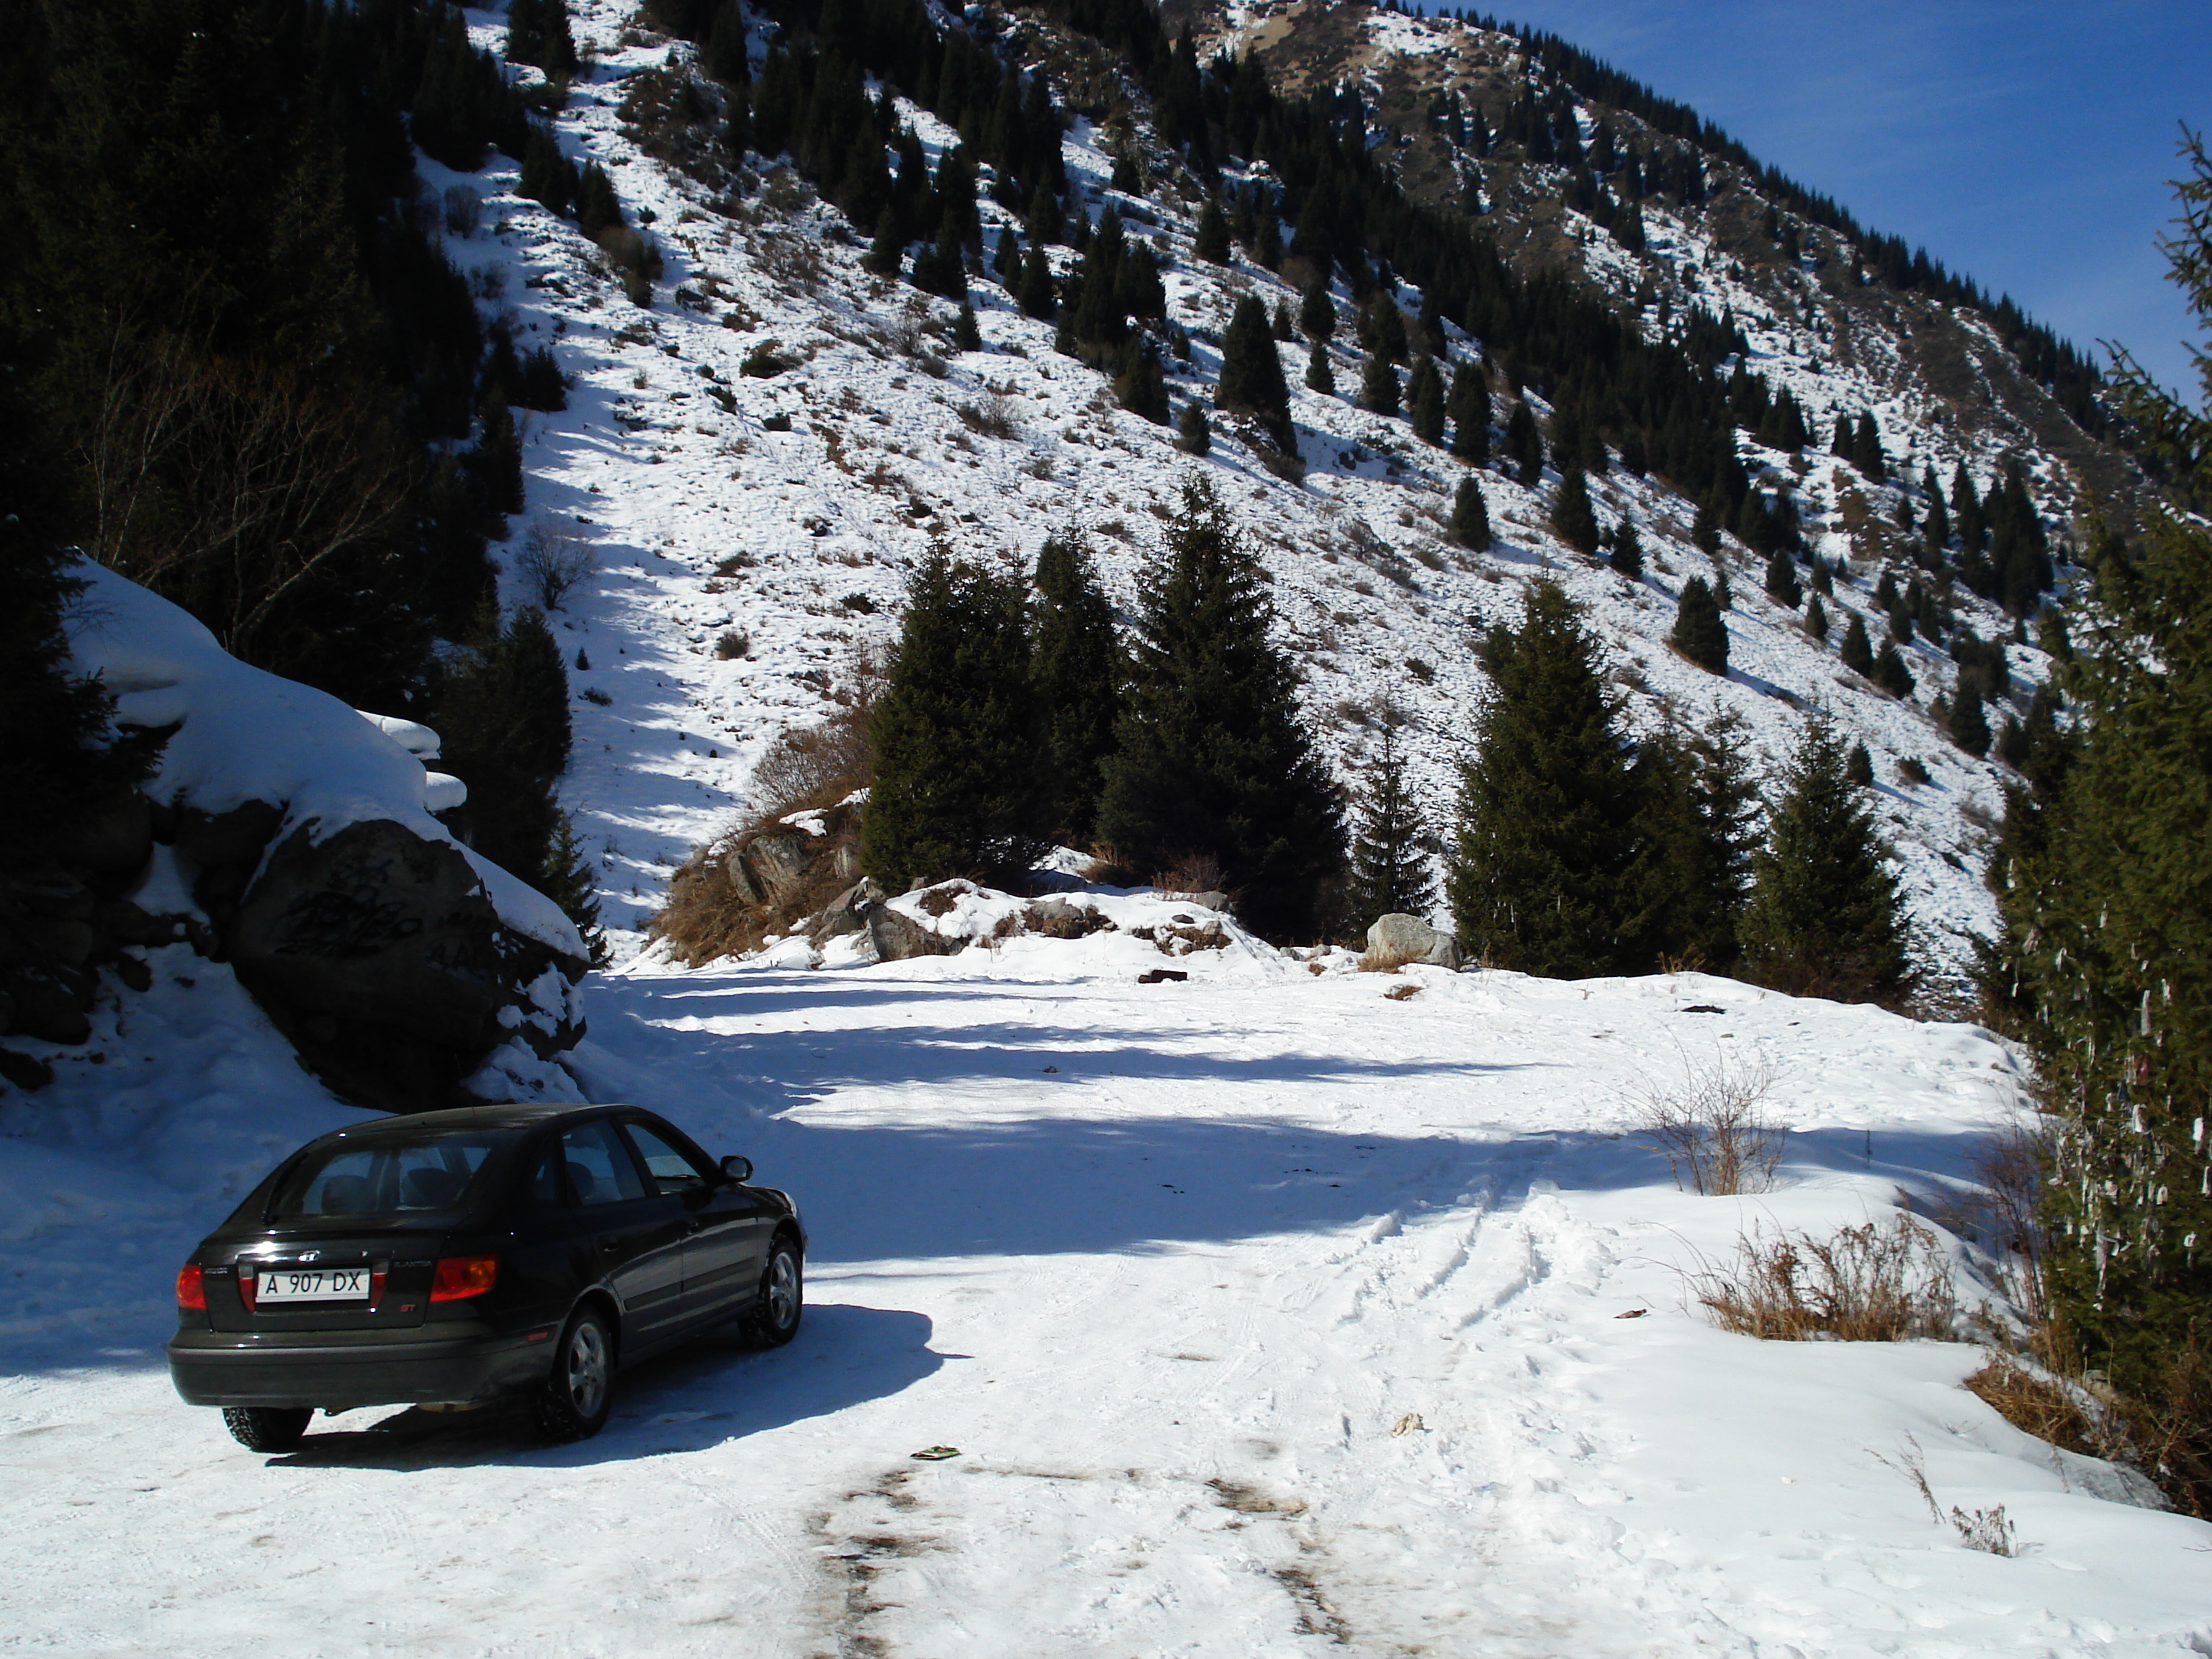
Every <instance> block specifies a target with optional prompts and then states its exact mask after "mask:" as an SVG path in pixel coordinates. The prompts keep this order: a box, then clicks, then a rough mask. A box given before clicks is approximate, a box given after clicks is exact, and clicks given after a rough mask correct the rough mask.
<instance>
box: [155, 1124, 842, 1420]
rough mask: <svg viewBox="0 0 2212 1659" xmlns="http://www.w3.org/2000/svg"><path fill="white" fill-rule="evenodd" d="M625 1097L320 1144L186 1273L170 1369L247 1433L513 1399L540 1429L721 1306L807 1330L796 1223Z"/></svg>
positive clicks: (277, 1173) (602, 1410)
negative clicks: (347, 1415) (377, 1410)
mask: <svg viewBox="0 0 2212 1659" xmlns="http://www.w3.org/2000/svg"><path fill="white" fill-rule="evenodd" d="M751 1178H752V1165H751V1164H750V1162H749V1161H748V1160H746V1159H744V1158H724V1159H723V1160H722V1161H721V1163H720V1164H719V1165H718V1164H715V1163H714V1161H713V1160H712V1159H710V1158H708V1156H707V1155H706V1154H705V1153H704V1152H701V1151H700V1150H699V1148H698V1147H697V1146H696V1145H695V1144H693V1142H692V1141H691V1140H690V1139H689V1138H688V1137H687V1136H685V1135H684V1133H683V1132H682V1131H680V1130H678V1129H677V1128H676V1127H674V1126H673V1125H671V1124H670V1123H668V1122H666V1121H665V1120H663V1119H661V1118H658V1117H655V1116H654V1115H653V1114H652V1113H650V1112H645V1111H640V1110H638V1109H635V1108H634V1107H628V1106H477V1107H471V1108H468V1109H463V1110H459V1111H444V1112H426V1113H423V1114H422V1115H416V1116H407V1117H387V1118H380V1119H377V1120H375V1121H373V1122H368V1123H363V1124H361V1125H359V1126H357V1127H352V1128H347V1129H340V1130H337V1131H336V1132H335V1133H331V1134H326V1135H325V1136H323V1137H322V1138H321V1139H319V1140H314V1141H311V1142H309V1143H308V1144H307V1146H303V1147H301V1149H300V1150H299V1151H298V1152H295V1153H293V1154H292V1156H291V1157H289V1158H287V1159H285V1160H284V1162H283V1164H279V1165H278V1166H277V1168H276V1170H274V1171H273V1172H272V1173H271V1174H270V1176H269V1177H268V1179H267V1180H265V1181H264V1182H262V1183H261V1184H260V1185H259V1186H258V1187H256V1188H254V1189H253V1191H252V1193H251V1194H248V1195H247V1197H246V1201H245V1202H244V1203H243V1204H240V1206H238V1208H237V1210H236V1211H235V1212H234V1213H233V1214H232V1216H231V1218H230V1219H229V1220H228V1221H226V1222H224V1223H223V1224H222V1226H221V1227H219V1228H217V1229H216V1231H214V1232H212V1233H210V1234H209V1235H208V1237H206V1238H205V1239H204V1240H203V1241H202V1242H201V1243H200V1247H199V1248H198V1249H196V1250H194V1251H193V1252H192V1255H191V1260H190V1261H187V1262H186V1263H185V1266H184V1268H183V1270H182V1271H181V1272H180V1273H178V1275H177V1334H176V1336H175V1337H174V1338H173V1340H171V1341H170V1343H169V1375H170V1377H171V1378H172V1380H173V1381H174V1383H176V1387H177V1392H178V1393H179V1394H180V1395H183V1396H184V1398H185V1400H186V1401H190V1402H191V1404H193V1405H196V1406H220V1407H222V1408H223V1413H222V1414H223V1421H224V1422H225V1423H226V1424H227V1425H228V1427H229V1429H230V1431H231V1433H232V1434H234V1435H235V1436H236V1437H238V1439H239V1440H240V1442H241V1443H244V1444H246V1445H247V1446H250V1447H252V1449H254V1450H256V1451H283V1450H285V1449H289V1448H290V1447H293V1446H295V1445H297V1444H298V1443H299V1442H300V1439H301V1436H302V1435H304V1434H305V1433H306V1432H307V1423H308V1420H309V1419H311V1418H313V1415H314V1413H315V1408H316V1407H323V1408H324V1409H325V1410H326V1411H331V1412H337V1411H343V1410H345V1409H347V1408H349V1407H356V1406H384V1405H408V1404H416V1405H433V1404H443V1405H471V1404H477V1403H481V1402H483V1401H489V1400H493V1399H496V1398H499V1397H501V1396H504V1395H520V1396H521V1397H522V1398H524V1399H525V1400H526V1401H528V1403H529V1407H530V1410H531V1413H532V1416H533V1417H534V1418H535V1419H536V1421H537V1423H538V1426H539V1427H540V1428H541V1429H542V1430H544V1432H545V1433H546V1434H548V1435H549V1436H551V1437H556V1438H560V1439H580V1438H582V1437H586V1436H587V1435H592V1434H596V1433H598V1432H599V1429H600V1427H601V1426H602V1425H604V1424H605V1422H606V1420H607V1411H608V1407H609V1406H610V1405H611V1401H612V1399H613V1385H614V1376H615V1370H616V1368H617V1366H618V1365H623V1364H629V1363H630V1362H631V1361H633V1360H637V1359H641V1358H644V1357H645V1356H647V1354H651V1353H654V1352H659V1350H661V1349H664V1348H666V1347H668V1346H671V1345H672V1344H675V1343H678V1342H680V1341H682V1340H684V1338H686V1337H688V1336H691V1335H693V1334H696V1333H697V1332H700V1331H702V1330H704V1329H706V1328H708V1327H709V1326H712V1325H715V1324H719V1323H721V1322H725V1321H727V1320H732V1319H739V1320H743V1321H744V1322H746V1323H747V1324H748V1325H749V1326H750V1328H751V1330H752V1332H753V1333H754V1334H755V1335H756V1336H757V1338H758V1339H759V1340H762V1341H763V1342H765V1343H769V1344H781V1343H785V1342H788V1341H790V1340H791V1339H792V1338H793V1336H794V1335H796V1334H798V1330H799V1313H800V1310H801V1305H802V1301H803V1279H804V1263H805V1250H806V1235H805V1231H803V1230H802V1229H801V1227H800V1225H799V1209H798V1206H796V1205H794V1204H793V1202H792V1200H791V1199H790V1198H789V1197H788V1196H787V1194H783V1193H781V1192H778V1191H776V1190H775V1188H769V1187H755V1186H752V1185H750V1184H749V1183H750V1181H751Z"/></svg>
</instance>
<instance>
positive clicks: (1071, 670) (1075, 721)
mask: <svg viewBox="0 0 2212 1659" xmlns="http://www.w3.org/2000/svg"><path fill="white" fill-rule="evenodd" d="M1196 406H1197V405H1195V404H1192V405H1189V407H1192V408H1195V407H1196ZM1033 639H1034V643H1033V646H1032V649H1031V653H1030V685H1031V687H1032V688H1033V691H1034V695H1035V696H1036V707H1037V711H1038V718H1039V720H1040V721H1041V722H1042V727H1043V732H1042V738H1043V759H1044V781H1043V784H1042V809H1041V812H1040V818H1039V821H1040V822H1041V823H1043V824H1044V825H1045V826H1047V827H1048V828H1049V829H1054V830H1064V831H1066V833H1068V834H1069V835H1071V836H1075V837H1077V841H1076V842H1075V843H1074V844H1076V845H1083V844H1085V842H1087V840H1088V838H1089V836H1090V835H1091V827H1092V825H1093V824H1094V823H1096V821H1097V816H1098V792H1099V788H1100V786H1101V779H1102V776H1103V768H1104V766H1105V763H1106V757H1108V756H1109V755H1110V754H1111V753H1112V752H1113V750H1114V722H1115V717H1116V716H1117V715H1118V714H1119V713H1120V711H1121V688H1122V683H1123V682H1124V680H1125V679H1126V678H1127V661H1126V659H1125V658H1124V656H1123V653H1122V651H1121V641H1119V640H1118V639H1117V638H1115V633H1114V607H1113V606H1112V605H1111V604H1109V602H1108V600H1107V598H1106V596H1105V594H1104V593H1103V592H1101V591H1100V589H1099V586H1098V577H1097V571H1096V570H1095V569H1094V568H1092V565H1091V554H1090V550H1089V549H1087V548H1086V547H1085V545H1084V544H1082V543H1081V542H1080V541H1077V540H1071V539H1068V538H1064V537H1059V536H1054V537H1053V538H1050V539H1048V541H1047V542H1046V543H1045V544H1044V545H1043V547H1042V548H1041V549H1039V550H1038V551H1037V563H1036V605H1035V609H1034V613H1033Z"/></svg>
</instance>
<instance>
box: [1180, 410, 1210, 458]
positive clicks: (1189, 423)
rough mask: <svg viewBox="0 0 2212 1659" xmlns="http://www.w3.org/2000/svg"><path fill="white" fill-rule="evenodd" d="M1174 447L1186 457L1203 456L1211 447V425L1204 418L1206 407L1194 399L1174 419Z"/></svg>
mask: <svg viewBox="0 0 2212 1659" xmlns="http://www.w3.org/2000/svg"><path fill="white" fill-rule="evenodd" d="M1212 447H1213V423H1212V422H1211V421H1209V420H1207V419H1206V405H1205V404H1202V403H1200V401H1199V400H1198V399H1197V398H1192V399H1191V400H1190V401H1189V402H1188V403H1187V404H1184V405H1183V406H1182V414H1181V415H1179V416H1176V448H1177V449H1180V450H1181V451H1182V453H1184V454H1186V455H1204V454H1206V453H1208V452H1209V451H1211V450H1212Z"/></svg>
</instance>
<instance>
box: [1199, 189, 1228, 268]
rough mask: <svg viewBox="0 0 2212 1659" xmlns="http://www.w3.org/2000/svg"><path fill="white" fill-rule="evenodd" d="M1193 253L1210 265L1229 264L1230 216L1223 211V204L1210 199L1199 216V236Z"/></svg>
mask: <svg viewBox="0 0 2212 1659" xmlns="http://www.w3.org/2000/svg"><path fill="white" fill-rule="evenodd" d="M1190 251H1191V253H1192V254H1193V256H1194V257H1195V258H1200V259H1203V260H1205V261H1206V264H1210V265H1225V264H1228V263H1229V216H1228V215H1227V214H1225V213H1224V212H1223V211H1222V210H1221V204H1220V203H1219V202H1218V201H1213V200H1212V199H1209V200H1208V201H1207V202H1206V207H1205V210H1203V211H1202V212H1200V214H1199V216H1198V235H1197V237H1196V239H1195V240H1193V242H1192V243H1191V249H1190Z"/></svg>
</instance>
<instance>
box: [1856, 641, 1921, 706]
mask: <svg viewBox="0 0 2212 1659" xmlns="http://www.w3.org/2000/svg"><path fill="white" fill-rule="evenodd" d="M1868 678H1869V679H1871V680H1872V681H1873V682H1874V683H1875V684H1876V685H1878V686H1880V687H1881V689H1882V690H1885V691H1887V692H1888V693H1889V695H1890V696H1893V697H1895V698H1897V699H1899V701H1900V702H1902V701H1903V700H1904V699H1905V698H1907V697H1910V696H1911V695H1912V692H1913V688H1914V686H1915V684H1917V682H1916V681H1915V680H1914V679H1913V678H1912V671H1911V669H1910V668H1907V667H1906V666H1905V659H1904V658H1903V657H1902V656H1900V655H1899V653H1898V649H1897V647H1896V646H1894V645H1884V646H1883V647H1881V652H1880V653H1879V654H1877V655H1876V656H1875V659H1874V671H1873V672H1872V673H1871V674H1869V676H1868Z"/></svg>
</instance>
